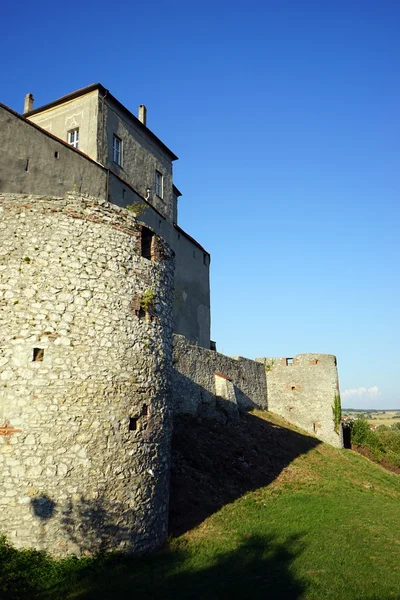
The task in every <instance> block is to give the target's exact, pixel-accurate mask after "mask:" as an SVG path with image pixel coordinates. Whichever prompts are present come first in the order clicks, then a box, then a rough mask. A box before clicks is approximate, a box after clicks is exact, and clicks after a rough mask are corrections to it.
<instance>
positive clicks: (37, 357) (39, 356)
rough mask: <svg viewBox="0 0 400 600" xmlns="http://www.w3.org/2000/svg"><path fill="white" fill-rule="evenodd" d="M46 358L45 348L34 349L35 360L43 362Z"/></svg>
mask: <svg viewBox="0 0 400 600" xmlns="http://www.w3.org/2000/svg"><path fill="white" fill-rule="evenodd" d="M43 359H44V348H34V349H33V358H32V360H33V362H42V361H43Z"/></svg>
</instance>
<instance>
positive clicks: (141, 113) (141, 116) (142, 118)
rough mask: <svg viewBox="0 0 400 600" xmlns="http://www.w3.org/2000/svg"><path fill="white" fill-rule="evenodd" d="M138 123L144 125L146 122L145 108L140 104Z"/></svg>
mask: <svg viewBox="0 0 400 600" xmlns="http://www.w3.org/2000/svg"><path fill="white" fill-rule="evenodd" d="M139 121H140V122H141V123H143V125H146V121H147V108H146V107H145V105H144V104H141V105H140V106H139Z"/></svg>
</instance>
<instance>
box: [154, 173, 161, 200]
mask: <svg viewBox="0 0 400 600" xmlns="http://www.w3.org/2000/svg"><path fill="white" fill-rule="evenodd" d="M155 188H156V195H157V196H158V197H159V198H162V197H163V176H162V173H160V171H156V179H155Z"/></svg>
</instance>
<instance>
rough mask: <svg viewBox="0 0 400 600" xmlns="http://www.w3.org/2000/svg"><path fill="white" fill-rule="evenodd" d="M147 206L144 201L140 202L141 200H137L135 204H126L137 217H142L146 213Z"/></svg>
mask: <svg viewBox="0 0 400 600" xmlns="http://www.w3.org/2000/svg"><path fill="white" fill-rule="evenodd" d="M147 208H148V207H147V206H146V205H145V204H144V203H143V202H139V200H137V201H136V202H134V203H133V204H129V205H128V206H126V209H127V210H129V212H133V213H135V215H136V216H137V217H141V216H142V215H144V213H145V212H146V210H147Z"/></svg>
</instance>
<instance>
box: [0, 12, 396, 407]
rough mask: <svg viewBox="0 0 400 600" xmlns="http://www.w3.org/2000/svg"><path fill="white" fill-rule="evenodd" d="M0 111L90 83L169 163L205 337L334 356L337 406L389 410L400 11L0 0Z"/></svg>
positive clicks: (252, 350)
mask: <svg viewBox="0 0 400 600" xmlns="http://www.w3.org/2000/svg"><path fill="white" fill-rule="evenodd" d="M2 18H3V24H4V25H5V26H4V27H3V31H2V36H1V37H0V50H1V56H2V62H1V67H0V69H1V80H0V81H1V85H0V91H1V94H0V101H1V102H3V103H4V104H7V105H8V106H10V107H11V108H13V109H15V110H17V111H22V108H23V98H24V96H25V94H26V93H27V92H32V93H33V95H34V97H35V106H40V105H42V104H45V103H47V102H49V101H51V100H53V99H55V98H58V97H60V96H62V95H64V94H66V93H68V92H71V91H73V90H75V89H78V88H80V87H83V86H86V85H88V84H90V83H94V82H98V81H99V82H101V83H102V84H103V85H104V86H105V87H107V88H108V89H109V90H110V91H111V93H112V94H113V95H114V96H116V97H117V98H118V99H119V100H120V101H121V102H122V103H123V104H125V105H126V106H127V107H128V108H130V109H131V110H132V112H134V113H136V111H137V107H138V105H139V104H141V103H144V104H146V106H147V108H148V121H147V123H148V126H149V127H150V128H151V129H152V130H153V131H154V132H155V133H156V134H157V135H158V136H159V137H160V138H161V139H162V140H163V141H164V142H165V143H166V144H167V145H168V146H169V147H170V148H171V149H172V150H173V151H174V152H175V153H176V154H177V155H178V156H179V157H180V160H179V161H178V162H177V163H175V171H174V178H175V183H176V185H177V186H178V188H179V189H180V190H181V191H182V193H183V197H182V198H181V201H180V211H179V222H180V225H181V226H182V227H183V228H184V229H186V230H187V231H188V232H189V233H190V234H191V235H193V236H194V237H196V238H197V239H198V240H199V241H200V243H202V245H203V246H205V247H206V248H207V250H209V251H210V252H211V254H212V262H211V291H212V337H213V339H215V340H216V341H217V345H218V349H219V350H220V351H221V352H224V353H226V354H231V355H236V354H240V355H243V356H247V357H250V358H253V357H259V356H293V355H295V354H297V353H304V352H326V353H329V354H335V355H336V356H337V358H338V367H339V377H340V386H341V391H342V399H343V405H344V406H352V407H369V408H371V407H376V408H380V407H382V408H390V407H398V408H399V407H400V392H399V385H398V379H397V375H398V372H399V365H400V350H399V349H400V343H399V341H400V340H399V338H400V331H399V316H398V313H399V305H400V302H399V295H400V294H399V292H400V284H399V268H398V265H399V258H400V256H399V255H400V252H399V248H400V243H399V197H400V194H399V192H400V170H399V160H400V135H399V134H400V131H399V130H400V123H399V106H400V84H399V78H398V72H399V58H400V36H399V35H398V32H399V29H400V4H399V3H398V2H397V1H391V0H380V1H379V0H375V1H370V0H352V2H349V1H348V0H346V1H343V0H318V1H317V0H302V1H301V2H300V0H264V1H260V0H247V1H246V2H244V1H242V0H239V1H234V0H231V1H230V2H228V1H227V0H214V1H213V2H211V1H210V0H204V1H203V2H201V3H191V2H188V1H187V0H186V1H183V0H176V1H174V0H169V1H168V2H167V1H161V0H153V2H151V3H145V2H135V1H133V2H127V3H123V2H120V1H119V0H116V1H114V2H113V3H112V4H110V3H106V2H103V1H102V0H99V1H98V2H96V3H94V2H79V3H78V2H76V1H75V0H72V1H70V2H69V3H68V4H65V3H50V2H43V1H41V0H39V1H38V2H35V3H32V2H29V3H28V2H25V0H22V2H19V3H14V2H10V0H5V1H4V0H3V4H2Z"/></svg>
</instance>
